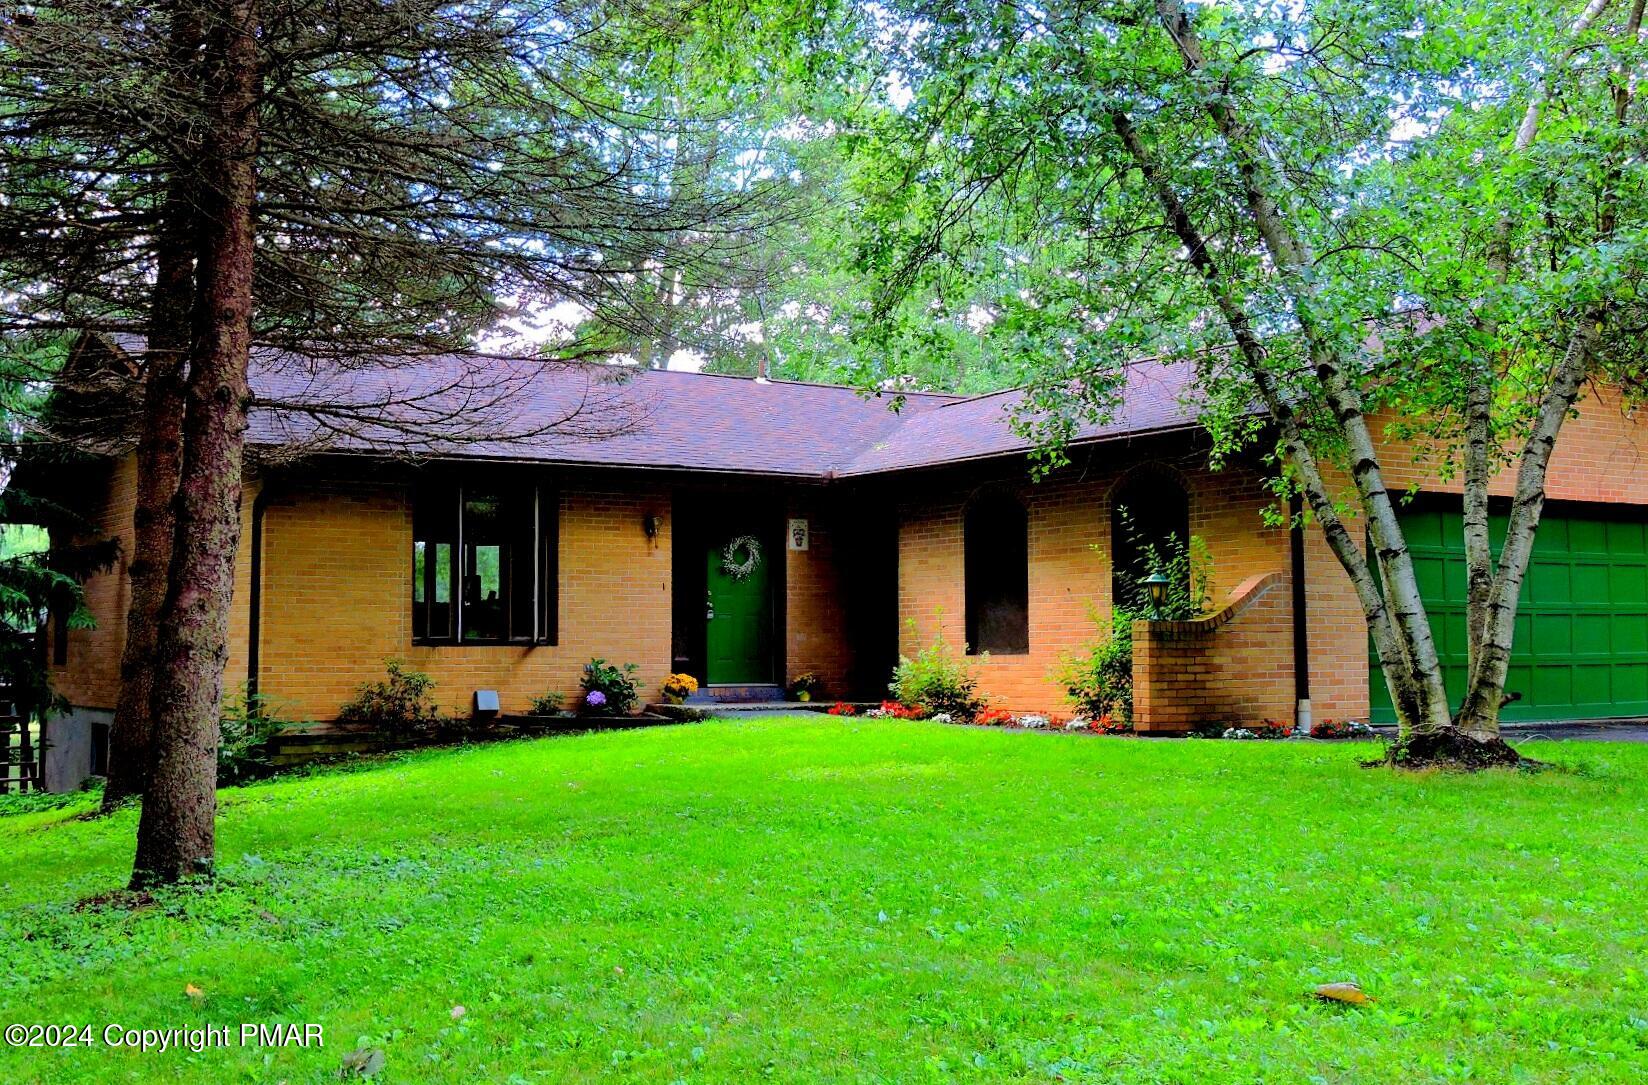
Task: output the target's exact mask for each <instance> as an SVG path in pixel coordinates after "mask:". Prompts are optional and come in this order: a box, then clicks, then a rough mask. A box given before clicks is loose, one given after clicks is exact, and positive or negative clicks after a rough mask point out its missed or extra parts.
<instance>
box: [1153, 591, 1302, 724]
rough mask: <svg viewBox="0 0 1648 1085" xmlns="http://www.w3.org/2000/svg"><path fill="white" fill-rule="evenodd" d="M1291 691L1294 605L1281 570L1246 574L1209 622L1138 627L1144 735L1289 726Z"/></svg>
mask: <svg viewBox="0 0 1648 1085" xmlns="http://www.w3.org/2000/svg"><path fill="white" fill-rule="evenodd" d="M1293 694H1294V685H1293V605H1292V601H1291V598H1290V595H1289V592H1288V578H1287V576H1286V575H1285V574H1283V573H1261V574H1259V575H1257V576H1251V577H1248V578H1247V579H1246V580H1244V581H1242V583H1241V584H1239V585H1238V586H1237V587H1236V590H1235V591H1233V592H1232V593H1231V595H1230V601H1229V602H1228V603H1226V604H1225V606H1224V609H1222V610H1220V611H1218V612H1216V613H1214V614H1209V615H1207V616H1206V617H1202V618H1197V619H1195V620H1194V621H1187V622H1151V621H1139V622H1134V623H1133V726H1134V729H1135V730H1137V731H1139V732H1141V733H1145V734H1152V733H1154V734H1176V733H1183V732H1185V731H1189V730H1190V729H1191V728H1192V726H1194V725H1195V724H1198V723H1206V722H1225V721H1228V722H1230V723H1233V724H1235V723H1254V722H1257V721H1259V720H1264V719H1272V720H1282V721H1285V722H1288V723H1292V721H1293V716H1294V709H1295V703H1294V695H1293Z"/></svg>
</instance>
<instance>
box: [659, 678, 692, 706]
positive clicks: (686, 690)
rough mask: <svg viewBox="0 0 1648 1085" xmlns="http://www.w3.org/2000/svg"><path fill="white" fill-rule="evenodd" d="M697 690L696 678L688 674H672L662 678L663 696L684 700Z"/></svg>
mask: <svg viewBox="0 0 1648 1085" xmlns="http://www.w3.org/2000/svg"><path fill="white" fill-rule="evenodd" d="M697 692H698V679H696V678H694V677H693V676H692V675H690V674H672V675H670V676H669V677H668V678H666V679H664V696H666V697H670V698H673V699H675V700H676V701H684V700H686V699H687V698H688V697H691V696H692V695H693V694H694V693H697Z"/></svg>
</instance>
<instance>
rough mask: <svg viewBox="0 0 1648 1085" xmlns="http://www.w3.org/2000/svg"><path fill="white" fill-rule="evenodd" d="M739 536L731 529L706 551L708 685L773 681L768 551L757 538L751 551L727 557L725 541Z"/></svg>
mask: <svg viewBox="0 0 1648 1085" xmlns="http://www.w3.org/2000/svg"><path fill="white" fill-rule="evenodd" d="M739 537H740V536H736V535H732V534H729V535H727V536H726V537H724V538H721V539H720V540H719V541H714V542H712V543H711V545H710V547H709V550H708V551H707V553H706V555H705V561H706V562H707V565H706V568H705V581H706V583H708V585H709V599H708V612H707V617H706V620H707V623H708V625H707V630H706V634H705V638H704V639H705V647H706V651H705V656H706V660H705V662H706V664H707V670H708V674H707V675H706V676H705V677H706V678H707V679H708V681H709V682H710V683H711V684H712V685H723V686H724V685H744V684H757V683H768V682H771V681H772V680H773V673H772V627H773V621H772V591H771V588H772V560H773V559H772V554H771V553H770V551H769V548H768V547H766V546H765V545H762V544H760V543H757V544H756V545H757V551H756V552H755V553H754V554H753V555H752V553H751V550H750V548H749V547H748V546H747V545H746V546H740V547H737V548H735V549H734V551H733V553H732V555H731V560H730V561H729V559H728V555H727V546H728V544H729V543H731V542H732V541H733V540H734V539H737V538H739ZM752 557H753V560H752ZM729 565H731V566H733V568H731V569H729V567H728V566H729ZM745 566H747V569H746V568H745Z"/></svg>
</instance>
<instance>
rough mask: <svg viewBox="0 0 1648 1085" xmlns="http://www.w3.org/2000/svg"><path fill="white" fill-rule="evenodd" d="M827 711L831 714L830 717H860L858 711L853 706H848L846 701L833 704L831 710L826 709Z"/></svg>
mask: <svg viewBox="0 0 1648 1085" xmlns="http://www.w3.org/2000/svg"><path fill="white" fill-rule="evenodd" d="M825 711H826V712H827V713H829V714H830V715H832V716H856V715H858V709H856V708H854V707H853V706H852V705H850V704H848V703H847V702H846V701H837V702H836V703H835V704H833V705H831V706H830V707H829V708H827V709H825Z"/></svg>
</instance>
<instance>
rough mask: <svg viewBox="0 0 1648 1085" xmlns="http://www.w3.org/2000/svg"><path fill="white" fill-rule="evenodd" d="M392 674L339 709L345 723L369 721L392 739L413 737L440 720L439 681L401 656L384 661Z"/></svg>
mask: <svg viewBox="0 0 1648 1085" xmlns="http://www.w3.org/2000/svg"><path fill="white" fill-rule="evenodd" d="M384 667H385V668H386V669H387V670H388V672H389V673H388V677H386V678H384V679H383V680H382V681H378V682H367V683H365V684H364V685H362V686H361V687H360V689H359V690H358V691H356V693H355V696H354V699H353V700H351V701H350V702H349V703H348V704H346V705H344V706H343V707H342V708H341V709H339V710H338V719H339V720H341V721H342V722H344V723H367V724H371V725H372V726H374V727H376V728H378V729H379V730H380V731H382V732H383V733H384V735H385V737H388V738H392V739H402V738H410V737H412V736H413V735H416V734H419V733H421V732H424V731H428V730H430V729H431V728H433V727H434V726H435V725H436V724H438V723H439V722H440V719H441V716H440V711H439V710H438V709H437V708H436V707H435V696H434V694H433V693H432V692H431V691H432V690H433V689H434V688H435V680H434V679H433V678H431V677H429V675H427V674H425V673H424V672H422V671H418V670H413V669H412V668H410V667H408V666H407V665H406V664H405V663H403V662H401V661H400V660H398V659H386V660H384Z"/></svg>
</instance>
